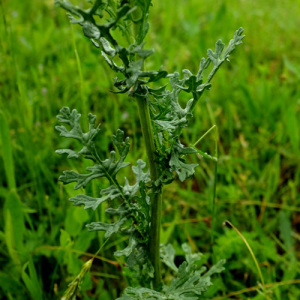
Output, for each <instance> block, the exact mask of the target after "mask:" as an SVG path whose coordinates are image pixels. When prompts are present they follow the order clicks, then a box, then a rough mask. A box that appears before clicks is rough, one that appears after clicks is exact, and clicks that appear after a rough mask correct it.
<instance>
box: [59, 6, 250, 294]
mask: <svg viewBox="0 0 300 300" xmlns="http://www.w3.org/2000/svg"><path fill="white" fill-rule="evenodd" d="M55 3H56V4H57V5H59V6H61V7H62V8H64V9H65V10H67V11H68V12H69V13H70V14H69V17H70V20H71V23H75V24H79V25H81V26H82V30H83V33H84V35H85V36H86V37H88V38H89V39H90V40H91V41H92V43H93V45H94V46H96V47H97V48H100V49H101V54H102V56H103V57H104V59H105V60H106V62H107V63H108V65H109V66H110V68H111V69H112V70H113V71H114V72H116V73H117V77H116V78H115V79H114V86H115V87H116V88H117V90H118V91H117V92H116V93H126V92H127V93H128V96H131V97H134V98H136V100H137V102H139V113H140V121H141V127H142V131H143V135H144V139H145V142H146V150H147V155H148V159H149V164H150V172H146V173H144V172H143V169H144V168H145V166H146V164H145V163H144V162H143V161H142V160H138V166H137V167H133V172H134V173H135V175H136V183H135V184H134V185H133V186H130V184H129V183H128V181H127V179H125V183H124V184H123V185H122V184H120V183H119V179H118V178H117V175H118V173H119V172H120V170H121V169H123V168H125V167H127V166H128V165H129V163H125V162H124V160H125V159H126V156H127V154H128V151H129V139H128V138H126V139H125V141H124V140H123V138H124V132H123V131H121V130H120V129H119V130H118V131H117V134H116V135H115V136H113V138H112V141H113V144H114V146H115V148H116V150H117V152H118V154H119V158H118V159H116V153H115V151H111V152H110V156H109V158H108V159H106V160H103V159H101V157H100V155H99V153H98V152H97V149H96V145H95V142H94V140H95V139H96V137H97V135H98V133H99V132H100V129H99V126H98V127H96V125H95V118H96V116H93V115H91V114H89V115H88V121H89V131H88V132H87V133H83V131H82V129H81V126H80V124H79V119H80V116H81V115H80V114H78V112H77V111H76V110H72V112H71V111H70V109H69V108H67V107H64V108H63V109H61V111H60V112H61V115H59V116H58V117H57V118H58V120H59V122H61V123H66V124H68V125H69V126H70V127H71V128H70V130H68V129H66V127H65V126H57V127H56V129H57V130H58V131H59V132H60V135H61V136H63V137H67V138H73V139H76V140H78V141H79V142H80V143H81V144H82V146H83V148H82V149H81V150H80V151H78V152H77V151H74V150H71V149H60V150H58V151H57V153H59V154H68V158H78V157H79V156H81V155H82V156H84V157H85V158H87V159H90V160H92V161H93V162H94V165H93V166H90V167H88V168H87V171H89V172H90V173H88V174H78V173H76V172H75V171H64V173H63V175H62V176H61V177H60V178H59V180H61V181H62V182H64V183H65V184H68V183H72V182H76V185H75V187H74V189H79V188H80V187H85V186H86V185H87V184H88V183H89V182H90V181H91V180H93V179H96V178H101V177H106V179H107V180H108V182H109V184H110V185H109V187H108V188H105V189H102V190H101V191H100V194H101V196H102V197H101V198H92V197H90V196H87V195H77V196H75V197H74V198H71V199H70V200H71V201H72V202H73V204H74V205H84V206H85V208H93V209H94V210H96V209H97V207H98V206H99V205H100V204H102V203H103V202H105V201H108V200H110V201H112V200H115V199H116V198H120V199H121V204H120V206H119V207H118V208H117V209H115V208H109V209H107V210H106V213H108V214H110V215H113V216H118V217H119V219H118V220H117V221H116V222H115V223H110V224H107V223H103V222H92V223H91V224H88V225H87V227H88V229H89V230H90V231H105V232H106V233H105V238H110V237H111V236H112V235H113V234H114V233H119V232H120V233H126V234H129V241H128V245H127V247H126V248H125V249H123V250H118V251H116V252H115V256H122V255H125V256H126V257H128V263H127V267H129V268H130V269H131V270H136V271H137V276H136V277H137V279H138V280H140V282H141V283H142V284H143V285H144V286H145V287H153V288H154V290H153V293H154V294H151V292H149V291H150V290H149V289H148V288H147V289H146V290H145V289H144V287H143V288H142V289H139V288H138V289H133V288H129V289H127V290H126V292H125V296H124V297H125V298H126V297H127V296H126V293H127V294H128V295H129V294H134V293H136V296H138V295H139V296H138V297H142V298H145V297H146V296H145V295H144V293H146V294H147V295H148V296H147V297H148V298H149V299H151V298H153V297H162V296H159V295H158V294H157V293H158V292H157V291H159V290H160V289H161V287H160V286H161V283H160V281H161V278H160V277H161V274H160V266H159V265H160V263H159V257H158V255H157V253H158V254H159V249H158V247H159V240H160V238H159V234H160V233H159V231H160V229H159V228H160V215H161V203H160V202H159V201H160V200H158V199H159V197H160V194H161V191H162V187H163V185H166V184H170V183H171V182H172V181H173V180H174V179H175V174H177V175H178V178H179V179H180V181H182V182H184V181H185V180H187V179H189V178H191V177H192V176H193V175H194V173H195V168H196V167H197V166H198V165H197V164H190V163H187V162H186V161H185V157H186V156H187V155H189V154H194V153H197V150H196V149H194V148H191V147H185V146H184V145H183V144H182V143H181V141H180V135H181V132H182V129H183V128H185V127H187V125H188V123H189V120H190V119H191V118H192V116H193V114H192V110H193V108H194V107H195V105H196V103H197V102H198V100H199V98H200V97H201V95H202V94H203V93H204V91H205V90H207V89H209V88H210V87H211V83H210V81H211V79H212V78H213V76H214V75H215V73H216V72H217V70H218V69H219V68H220V66H221V65H222V64H223V62H224V61H225V60H229V59H228V58H229V56H230V54H231V53H232V52H233V50H234V49H235V46H237V45H239V44H241V43H242V42H241V41H242V39H243V37H244V36H243V35H242V33H243V29H242V28H240V29H239V30H237V31H236V32H235V34H234V37H233V39H232V40H231V41H230V42H229V45H228V47H227V48H226V50H225V52H224V54H223V55H222V52H223V50H224V47H225V45H224V44H223V43H222V42H221V40H218V41H217V43H216V46H215V48H216V49H215V52H213V51H212V50H210V49H209V50H208V51H207V55H208V58H207V59H205V58H202V60H201V62H200V67H199V71H198V73H197V75H193V74H192V72H191V71H189V70H187V69H185V70H183V74H184V77H183V79H180V78H179V73H177V72H175V73H174V74H168V72H166V71H164V70H159V71H145V70H144V61H145V60H146V59H147V58H148V57H149V56H150V55H151V54H152V52H153V51H151V50H144V49H143V46H144V43H143V40H144V38H145V36H146V34H147V31H148V28H149V26H148V12H149V7H150V6H151V5H152V4H151V1H149V0H148V1H133V2H131V3H127V2H121V4H120V6H119V7H118V8H117V9H116V10H115V11H113V8H114V7H113V6H112V5H110V4H104V3H102V1H95V2H94V3H93V4H92V6H91V7H90V8H89V9H85V10H83V9H80V8H79V7H77V6H74V5H72V4H71V3H70V2H68V1H61V0H57V1H56V2H55ZM137 9H139V10H140V12H141V16H140V18H139V19H134V18H135V17H136V16H135V11H136V10H137ZM103 11H105V12H108V13H110V15H111V18H110V19H108V20H105V22H104V23H101V24H99V23H97V21H96V17H100V18H103ZM112 11H113V12H112ZM130 21H131V22H132V23H133V24H134V29H135V30H136V36H135V40H134V42H133V43H132V44H130V45H129V46H128V47H124V46H122V45H120V44H119V43H118V41H117V40H116V39H114V37H113V34H112V32H111V31H112V30H114V29H116V28H118V27H119V28H120V29H121V31H123V33H124V34H125V35H126V34H128V31H129V29H128V28H129V22H130ZM119 24H121V25H119ZM116 56H118V57H119V58H120V60H121V61H122V65H121V66H118V65H117V63H116V62H115V61H114V58H115V57H116ZM211 62H212V64H213V69H212V71H211V72H210V73H209V75H208V76H207V79H206V81H204V80H203V71H204V70H205V69H207V68H208V67H209V65H210V63H211ZM120 76H122V78H121V79H120ZM166 77H168V78H169V81H170V85H171V91H169V90H167V89H166V85H165V86H161V87H158V88H152V86H150V85H149V83H154V82H157V81H158V80H160V79H163V78H166ZM181 91H184V92H187V93H190V94H192V96H193V98H192V99H191V100H189V101H188V102H187V104H186V106H185V107H184V108H182V106H181V105H180V104H179V94H180V92H181ZM152 98H153V99H152ZM145 102H146V106H145ZM149 118H150V121H148V120H149ZM152 127H153V132H152ZM157 174H159V175H157ZM137 192H139V195H137ZM150 211H151V215H150ZM155 224H158V225H155ZM189 257H191V254H190V256H189ZM187 263H189V261H188V262H187ZM187 263H183V264H182V265H181V266H180V267H179V269H178V278H177V279H176V280H174V281H173V282H172V283H171V286H170V287H169V288H165V289H164V292H165V294H166V295H167V297H168V298H170V297H171V298H170V299H180V297H181V298H182V297H184V298H185V297H189V296H190V295H192V299H198V296H200V295H201V294H202V292H203V291H205V290H206V289H207V286H209V285H210V281H209V277H208V275H207V276H206V277H205V276H204V277H203V279H199V278H200V275H201V273H202V272H203V270H195V269H194V267H193V265H187ZM190 263H191V264H193V263H195V262H194V261H191V262H190ZM214 269H216V272H219V271H220V270H221V269H220V268H217V267H213V268H212V269H211V270H214ZM211 273H213V271H211ZM207 274H210V272H208V273H207ZM152 278H153V280H152ZM198 281H199V282H198ZM155 290H157V291H155ZM149 293H150V294H149ZM142 294H143V295H144V296H142ZM195 297H196V298H195ZM125 298H124V299H125ZM132 299H133V298H132ZM159 299H162V298H159Z"/></svg>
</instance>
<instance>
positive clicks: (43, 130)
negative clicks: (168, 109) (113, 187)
mask: <svg viewBox="0 0 300 300" xmlns="http://www.w3.org/2000/svg"><path fill="white" fill-rule="evenodd" d="M299 4H300V1H291V0H287V1H285V2H284V4H283V3H282V1H263V2H261V1H250V0H245V1H214V2H212V1H199V0H190V1H188V2H187V1H183V0H181V1H179V0H176V1H171V0H165V1H154V6H153V8H152V9H151V29H150V30H151V32H150V34H149V36H148V39H147V44H146V47H149V48H154V49H155V50H156V53H155V54H154V55H153V60H151V61H152V63H151V65H150V62H147V64H146V68H147V67H148V68H149V69H153V68H154V67H157V68H159V66H160V65H162V64H163V65H164V67H165V68H166V69H167V70H169V71H170V72H172V71H180V70H181V69H182V68H185V67H187V68H189V69H191V70H192V71H194V72H196V70H197V68H198V64H199V62H200V59H201V57H202V56H204V55H205V54H206V49H207V48H213V47H214V43H215V41H216V40H217V39H218V38H222V40H223V41H224V42H225V43H226V42H227V41H228V40H229V39H230V38H231V36H232V33H233V32H234V30H236V29H237V28H238V27H240V26H242V27H243V28H244V29H245V34H246V38H245V39H244V44H243V45H242V46H241V47H239V49H237V51H236V53H235V54H234V55H232V58H231V63H230V64H227V65H226V66H224V68H222V70H220V72H219V73H218V74H217V76H216V78H214V80H213V82H212V83H213V87H212V90H211V91H210V92H209V93H207V94H206V95H205V97H204V98H203V99H202V101H201V102H200V103H199V105H198V107H197V109H196V111H195V119H194V126H193V130H191V131H185V132H184V141H183V142H184V143H186V144H193V143H195V142H196V141H197V140H198V139H199V137H201V136H202V135H203V134H204V133H205V132H206V131H207V130H208V129H209V128H211V127H212V126H213V125H215V124H216V125H217V127H218V152H219V163H218V176H217V178H216V179H217V190H216V203H215V220H214V232H213V235H214V236H213V240H214V244H213V245H211V244H210V241H211V234H212V232H211V215H212V214H211V201H212V196H213V189H214V180H215V176H214V162H212V161H209V160H206V159H199V158H198V159H197V163H199V164H200V167H198V170H197V175H196V177H195V179H194V180H193V181H192V183H191V184H188V185H186V186H184V185H180V184H179V183H176V184H172V185H171V186H170V187H169V188H168V189H166V190H165V191H164V193H165V195H164V199H166V201H165V203H164V207H163V209H164V211H163V224H165V223H166V224H167V226H163V230H164V231H163V234H162V238H163V240H164V241H165V242H171V243H172V244H173V245H174V246H175V248H177V249H176V250H178V253H180V251H181V250H180V248H179V245H180V244H181V243H183V242H186V240H187V239H188V241H189V243H190V245H191V246H192V248H193V249H194V250H196V249H197V250H200V251H201V252H203V253H206V255H205V256H204V258H205V259H207V263H208V264H211V263H212V262H213V261H214V260H218V259H221V258H226V259H227V264H226V271H225V272H224V273H223V274H222V275H221V276H219V278H217V279H216V282H215V285H214V286H213V287H212V288H211V290H210V294H209V296H208V297H209V299H222V298H221V297H223V299H226V295H227V294H230V293H233V292H235V291H239V290H244V289H245V291H244V293H242V294H239V295H238V297H239V298H238V299H247V297H248V298H251V299H264V297H263V296H261V295H260V294H259V293H258V292H257V291H256V290H255V289H251V287H253V286H257V281H260V276H259V274H258V272H257V268H256V265H255V263H254V261H253V259H252V257H251V255H250V253H249V251H248V249H247V247H246V245H245V244H244V242H243V240H242V239H241V238H240V237H239V236H238V235H237V233H236V232H235V231H234V230H232V229H231V228H229V227H223V226H222V224H223V222H224V221H225V220H229V221H230V222H231V223H232V224H234V226H235V227H236V228H237V229H238V230H239V231H240V232H241V233H242V235H243V236H244V238H245V239H246V240H247V242H248V244H249V245H250V247H251V249H252V251H253V253H254V255H255V257H256V259H257V261H258V263H259V267H260V269H261V272H262V276H263V279H264V282H265V287H266V289H267V290H269V291H270V293H272V294H270V297H271V299H278V300H280V299H291V300H293V299H299V298H300V285H299V280H297V279H299V278H300V271H299V258H300V253H299V246H300V221H299V216H300V209H299V204H300V196H299V195H300V193H299V192H300V189H299V187H300V168H299V165H300V147H299V146H300V145H299V143H300V133H299V126H300V102H299V99H300V91H299V89H298V86H299V82H300V63H299V61H300V60H299V58H300V54H299V48H300V39H299V26H300V20H299V15H300V5H299ZM0 9H1V13H0V17H1V19H0V97H1V98H0V99H1V101H0V124H1V128H0V174H1V176H0V183H1V186H0V266H1V268H0V298H5V297H6V298H7V299H41V294H42V295H43V296H42V297H43V299H54V298H56V297H58V296H59V295H60V296H61V295H62V294H63V291H64V290H65V289H66V287H67V285H68V283H69V282H71V281H72V280H73V278H74V277H75V276H76V275H77V274H78V273H79V271H80V269H81V266H82V265H83V263H84V262H85V261H87V260H88V259H89V258H90V256H89V254H94V253H96V251H97V250H98V249H99V247H100V245H101V244H102V243H103V235H102V233H99V234H98V235H96V234H93V233H88V232H87V230H85V228H84V224H85V223H87V222H88V221H90V220H100V219H102V220H103V218H104V217H105V215H104V212H103V211H101V210H100V211H97V212H95V213H93V212H90V211H84V210H82V209H81V208H77V207H72V206H71V203H69V202H68V201H67V199H68V198H69V197H70V196H72V195H74V191H73V190H72V187H69V186H64V187H63V186H62V185H61V184H60V183H57V178H58V176H59V174H60V173H61V170H63V169H66V168H69V169H71V168H72V169H76V166H75V165H74V166H72V165H71V162H67V161H66V160H65V159H64V158H62V157H60V156H58V155H56V154H55V153H54V150H55V149H58V148H62V147H64V146H66V145H65V144H64V143H66V141H63V140H62V139H59V138H58V134H57V132H55V130H54V126H55V125H56V124H57V122H56V118H55V116H56V115H57V114H58V111H59V109H60V108H61V107H62V106H65V105H66V106H69V107H71V108H75V107H76V108H77V109H78V110H80V111H82V112H88V111H92V112H93V113H94V114H96V115H97V119H98V120H100V122H101V123H102V128H103V132H104V133H105V135H106V136H110V135H111V134H112V133H114V132H115V131H116V129H117V128H119V127H120V128H122V129H123V130H125V132H126V134H127V135H129V136H130V137H131V138H132V150H133V151H132V152H131V155H132V157H131V158H130V160H131V161H135V160H137V159H138V158H143V159H146V156H145V153H143V152H142V149H143V147H140V146H139V145H140V143H141V142H142V139H141V132H140V130H139V123H138V116H137V108H136V106H135V103H134V102H133V101H132V100H130V99H128V98H127V97H126V96H125V95H122V96H119V95H115V94H112V93H109V94H108V93H107V90H108V89H110V88H111V87H112V76H113V74H112V73H111V72H110V70H109V69H108V67H107V66H106V65H105V63H104V61H103V59H102V58H101V56H100V55H99V52H98V51H97V49H94V48H93V46H92V45H91V44H90V43H89V42H88V41H87V40H86V39H85V38H84V37H82V34H81V32H80V28H79V27H71V26H70V25H69V23H68V19H67V17H66V16H65V14H64V12H63V11H62V10H60V9H57V8H55V7H54V5H53V3H52V1H36V0H33V1H17V0H10V1H2V2H1V5H0ZM149 61H150V60H149ZM232 91H233V92H232ZM185 100H186V99H183V100H182V101H185ZM110 146H111V144H110V140H109V139H108V138H106V139H105V138H104V139H103V143H102V144H101V149H102V151H107V149H109V148H110ZM198 146H199V148H200V149H201V150H202V151H204V152H207V153H208V154H211V155H214V151H215V133H214V132H213V131H212V132H210V133H209V134H208V135H207V136H206V137H205V138H204V139H203V140H202V141H201V143H200V144H199V145H198ZM138 149H141V150H138ZM67 163H69V165H66V164H67ZM77 167H78V165H77ZM83 167H84V165H83V166H82V168H83ZM126 176H128V177H129V178H130V177H131V176H132V174H127V175H126ZM99 184H102V183H101V182H100V183H99ZM89 189H90V190H89V192H90V193H91V194H92V193H94V194H96V193H97V190H98V187H97V186H96V185H93V186H91V187H89ZM62 230H63V231H62ZM122 242H123V240H110V241H109V242H108V243H107V244H106V245H105V246H104V247H103V249H102V250H101V253H100V254H99V255H100V257H101V259H98V260H97V261H96V260H95V262H94V266H93V267H92V274H93V275H92V276H91V277H89V276H87V277H86V280H85V281H84V282H83V285H82V299H101V300H113V299H115V298H116V297H117V296H118V293H119V292H120V291H121V290H122V289H123V287H125V286H126V284H127V283H126V280H128V279H126V278H125V277H123V276H121V275H120V272H119V270H120V269H121V267H122V262H121V261H118V262H116V260H115V258H114V257H113V256H112V252H113V250H114V249H115V248H119V247H121V244H122ZM107 260H108V261H107ZM114 276H118V279H114ZM273 283H274V284H273ZM275 283H277V284H275ZM246 292H247V293H246ZM218 297H219V298H218Z"/></svg>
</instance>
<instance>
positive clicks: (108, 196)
mask: <svg viewBox="0 0 300 300" xmlns="http://www.w3.org/2000/svg"><path fill="white" fill-rule="evenodd" d="M60 113H61V114H60V115H58V116H57V118H58V120H59V121H60V122H61V123H65V124H66V126H68V127H69V128H66V126H65V125H60V126H56V129H57V130H58V131H59V132H60V135H61V136H63V137H66V138H72V139H75V140H77V141H79V143H80V144H81V146H82V148H81V150H80V151H74V150H71V149H60V150H57V151H56V153H58V154H67V155H68V156H67V157H68V158H75V159H77V158H80V157H83V158H85V159H89V160H91V161H92V162H93V165H92V166H90V167H88V168H87V171H88V173H84V174H79V173H77V172H75V171H64V172H63V175H62V176H60V177H59V180H60V181H62V182H63V183H65V184H68V183H76V185H75V186H74V189H79V188H81V187H85V186H86V185H87V184H89V183H90V182H91V181H92V180H94V179H99V178H106V180H107V181H108V183H109V186H108V187H107V188H104V189H100V193H99V198H94V197H90V196H88V195H85V194H79V195H76V196H75V197H73V198H70V201H72V202H73V205H84V208H85V209H88V208H92V209H93V210H96V209H97V208H98V207H99V205H101V204H102V203H104V202H112V201H118V203H120V205H119V206H118V207H117V208H112V207H110V208H107V209H106V213H107V214H109V215H111V216H114V217H115V218H117V221H116V222H114V223H110V224H108V223H103V222H92V223H91V224H88V225H87V228H88V229H89V231H105V238H109V237H111V236H112V235H113V234H114V233H119V232H120V233H125V234H129V242H128V246H127V247H126V248H125V249H123V250H119V251H116V252H115V255H116V256H122V255H125V256H127V257H128V266H129V267H130V268H131V269H135V270H137V268H138V267H139V266H141V267H143V266H144V265H146V266H148V270H147V272H148V274H150V275H151V273H153V271H152V268H151V265H150V264H149V262H148V253H147V245H148V242H149V224H150V198H149V195H147V193H148V191H147V190H148V187H147V184H148V183H149V181H150V175H149V171H146V172H144V169H145V167H146V163H145V162H143V161H142V160H141V159H139V160H138V161H137V165H136V166H133V167H132V171H133V173H134V174H135V177H136V182H135V184H133V185H130V183H129V182H128V180H127V179H126V178H125V180H124V182H123V183H120V182H119V178H118V176H117V175H118V172H119V171H120V170H121V169H123V168H126V167H128V166H129V163H127V162H125V159H126V156H127V154H128V151H129V146H130V143H129V138H126V139H124V132H123V131H121V130H118V131H117V133H116V135H114V136H113V138H112V143H113V144H114V146H115V149H116V151H117V152H116V151H114V150H113V151H111V152H110V154H109V157H108V158H106V159H103V158H101V157H100V155H99V153H98V152H97V149H96V145H95V140H96V137H97V135H99V133H100V126H99V125H98V126H96V125H95V122H96V117H95V116H94V115H92V114H89V115H88V122H89V131H88V132H83V130H82V128H81V125H80V122H79V121H80V118H81V115H80V114H79V113H78V112H77V110H76V109H74V110H72V111H70V109H69V108H68V107H64V108H62V109H61V110H60ZM138 270H139V268H138Z"/></svg>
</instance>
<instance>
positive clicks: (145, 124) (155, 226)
mask: <svg viewBox="0 0 300 300" xmlns="http://www.w3.org/2000/svg"><path fill="white" fill-rule="evenodd" d="M136 100H137V104H138V109H139V117H140V122H141V128H142V132H143V136H144V140H145V146H146V152H147V156H148V160H149V166H150V176H151V180H152V183H153V184H154V182H155V181H156V180H157V179H158V178H159V172H158V168H157V164H156V162H155V150H156V148H155V144H154V136H153V130H152V124H151V118H150V112H149V107H148V105H147V103H146V99H144V98H143V97H136ZM161 210H162V191H161V190H154V193H153V194H152V198H151V227H150V245H149V247H150V249H149V251H150V260H151V262H152V265H153V267H154V279H153V287H154V289H156V290H157V289H159V288H160V286H161V266H160V225H161Z"/></svg>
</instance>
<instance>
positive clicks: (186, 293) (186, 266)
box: [117, 244, 225, 300]
mask: <svg viewBox="0 0 300 300" xmlns="http://www.w3.org/2000/svg"><path fill="white" fill-rule="evenodd" d="M182 248H183V251H184V252H185V261H184V262H183V263H182V264H181V265H180V266H179V267H178V268H177V266H176V265H175V263H174V257H175V256H174V255H175V251H174V249H173V247H172V246H171V245H170V244H169V245H167V246H165V247H164V248H162V249H161V256H162V261H163V262H164V263H165V264H166V265H167V266H168V267H170V268H171V269H172V270H173V271H174V272H175V273H176V277H175V278H173V279H172V281H171V284H170V285H169V286H167V285H165V286H164V287H163V291H162V292H158V291H154V290H151V289H148V288H143V287H138V288H131V287H129V288H127V289H126V290H125V293H124V295H123V296H122V297H121V298H118V299H117V300H141V299H143V300H146V299H147V300H165V299H168V300H198V299H199V297H200V296H201V295H202V294H203V293H204V292H205V291H206V290H207V289H208V287H210V286H211V285H212V282H211V276H212V275H213V274H216V273H221V272H222V271H223V270H224V267H223V265H224V263H225V260H220V261H219V262H218V263H217V264H216V265H214V266H212V267H211V268H210V269H209V270H208V271H207V272H205V271H206V267H204V266H202V264H201V261H200V260H201V257H202V255H201V254H200V253H192V250H191V247H190V246H189V245H188V244H183V245H182Z"/></svg>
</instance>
